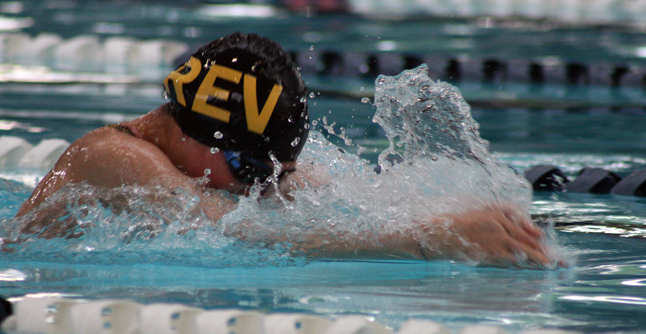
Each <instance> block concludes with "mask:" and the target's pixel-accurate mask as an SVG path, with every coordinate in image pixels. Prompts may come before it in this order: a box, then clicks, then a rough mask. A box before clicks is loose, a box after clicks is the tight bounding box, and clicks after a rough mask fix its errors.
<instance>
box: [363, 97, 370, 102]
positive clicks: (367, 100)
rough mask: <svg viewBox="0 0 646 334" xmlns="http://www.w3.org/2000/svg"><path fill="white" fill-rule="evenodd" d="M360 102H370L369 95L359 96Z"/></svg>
mask: <svg viewBox="0 0 646 334" xmlns="http://www.w3.org/2000/svg"><path fill="white" fill-rule="evenodd" d="M361 103H370V98H369V97H364V98H361Z"/></svg>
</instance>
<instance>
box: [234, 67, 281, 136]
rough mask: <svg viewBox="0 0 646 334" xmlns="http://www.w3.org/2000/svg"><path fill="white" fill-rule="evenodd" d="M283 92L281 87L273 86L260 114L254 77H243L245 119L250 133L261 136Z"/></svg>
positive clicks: (247, 75)
mask: <svg viewBox="0 0 646 334" xmlns="http://www.w3.org/2000/svg"><path fill="white" fill-rule="evenodd" d="M282 91H283V86H280V85H277V84H274V87H273V88H272V89H271V92H270V93H269V97H268V98H267V101H266V102H265V105H264V106H263V107H262V110H261V111H260V113H259V112H258V98H257V94H256V77H255V76H253V75H251V74H245V76H244V109H245V116H246V118H247V129H248V130H249V131H251V132H254V133H257V134H259V135H261V134H262V133H263V132H264V131H265V127H267V123H269V118H271V114H273V113H274V109H275V108H276V102H278V97H279V96H280V93H281V92H282Z"/></svg>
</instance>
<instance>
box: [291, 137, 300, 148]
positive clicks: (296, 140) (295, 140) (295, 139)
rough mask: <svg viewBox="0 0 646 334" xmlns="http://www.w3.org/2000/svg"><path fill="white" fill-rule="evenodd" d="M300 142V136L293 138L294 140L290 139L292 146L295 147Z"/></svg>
mask: <svg viewBox="0 0 646 334" xmlns="http://www.w3.org/2000/svg"><path fill="white" fill-rule="evenodd" d="M300 142H301V139H300V138H298V137H296V138H294V141H292V147H296V146H297V145H298V143H300Z"/></svg>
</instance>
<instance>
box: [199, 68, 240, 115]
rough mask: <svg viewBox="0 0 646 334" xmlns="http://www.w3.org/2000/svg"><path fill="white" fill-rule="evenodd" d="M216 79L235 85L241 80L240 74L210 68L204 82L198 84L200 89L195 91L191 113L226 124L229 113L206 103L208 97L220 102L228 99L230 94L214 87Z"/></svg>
mask: <svg viewBox="0 0 646 334" xmlns="http://www.w3.org/2000/svg"><path fill="white" fill-rule="evenodd" d="M216 78H221V79H224V80H227V81H231V82H233V83H236V84H237V83H239V82H240V79H241V78H242V72H240V71H237V70H234V69H232V68H228V67H224V66H221V65H213V66H211V68H210V69H209V72H208V73H207V74H206V76H205V77H204V81H202V84H200V88H198V90H197V94H196V95H195V100H194V101H193V111H195V112H198V113H200V114H203V115H206V116H209V117H211V118H215V119H218V120H221V121H223V122H227V123H228V122H229V116H231V112H230V111H228V110H226V109H222V108H218V107H216V106H214V105H211V104H208V103H206V101H207V100H208V98H209V96H213V97H215V98H216V99H218V100H222V101H227V100H228V99H229V93H230V92H229V91H228V90H226V89H223V88H220V87H217V86H214V84H215V79H216Z"/></svg>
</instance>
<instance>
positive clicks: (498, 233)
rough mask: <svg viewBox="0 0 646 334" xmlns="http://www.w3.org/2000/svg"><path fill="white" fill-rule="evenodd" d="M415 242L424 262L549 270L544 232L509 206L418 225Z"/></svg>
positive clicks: (549, 261) (452, 216)
mask: <svg viewBox="0 0 646 334" xmlns="http://www.w3.org/2000/svg"><path fill="white" fill-rule="evenodd" d="M418 232H419V233H421V234H419V235H418V236H419V237H418V238H419V239H418V242H419V244H420V247H421V253H422V256H423V257H424V258H426V259H452V260H460V261H469V262H472V261H474V262H476V263H478V264H481V265H492V266H502V267H519V268H549V267H554V266H556V265H561V266H562V265H563V263H562V262H559V263H558V264H557V263H555V262H556V261H555V260H553V259H550V258H549V255H548V252H547V250H546V247H545V245H544V243H543V240H542V239H543V238H544V234H543V231H542V230H541V229H540V228H538V227H537V226H536V225H534V224H533V223H532V222H531V220H530V219H529V216H528V215H524V214H522V213H521V212H519V211H518V210H515V209H513V208H511V207H488V208H485V209H480V210H472V211H468V212H465V213H461V214H454V215H449V216H446V217H445V219H435V220H433V221H432V222H431V224H421V228H420V231H418Z"/></svg>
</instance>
